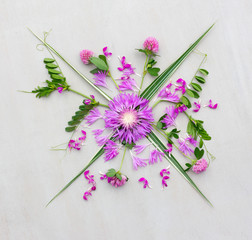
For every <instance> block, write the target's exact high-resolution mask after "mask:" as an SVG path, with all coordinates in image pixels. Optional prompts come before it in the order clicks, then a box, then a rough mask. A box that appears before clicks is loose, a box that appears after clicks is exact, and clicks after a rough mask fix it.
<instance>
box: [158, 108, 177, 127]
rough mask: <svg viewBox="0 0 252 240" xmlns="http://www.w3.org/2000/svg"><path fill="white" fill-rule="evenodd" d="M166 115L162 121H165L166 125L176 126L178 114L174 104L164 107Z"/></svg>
mask: <svg viewBox="0 0 252 240" xmlns="http://www.w3.org/2000/svg"><path fill="white" fill-rule="evenodd" d="M165 112H166V116H165V117H164V118H163V120H162V121H161V122H162V123H165V125H166V127H170V126H176V124H175V120H176V118H177V116H178V113H179V112H178V109H177V108H175V107H174V106H169V107H167V108H166V109H165Z"/></svg>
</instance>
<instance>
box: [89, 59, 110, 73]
mask: <svg viewBox="0 0 252 240" xmlns="http://www.w3.org/2000/svg"><path fill="white" fill-rule="evenodd" d="M90 62H91V63H93V64H94V65H95V66H96V67H98V68H99V69H101V70H104V71H107V70H108V66H107V64H106V63H105V62H104V61H103V60H102V59H100V58H97V57H91V58H90Z"/></svg>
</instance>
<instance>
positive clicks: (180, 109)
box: [177, 104, 187, 113]
mask: <svg viewBox="0 0 252 240" xmlns="http://www.w3.org/2000/svg"><path fill="white" fill-rule="evenodd" d="M177 109H178V111H179V112H181V113H182V112H184V111H186V110H187V106H186V105H185V104H182V105H181V106H179V107H178V108H177Z"/></svg>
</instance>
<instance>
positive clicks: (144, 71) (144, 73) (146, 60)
mask: <svg viewBox="0 0 252 240" xmlns="http://www.w3.org/2000/svg"><path fill="white" fill-rule="evenodd" d="M148 58H149V55H147V56H146V59H145V63H144V68H143V76H142V80H141V84H140V88H139V92H138V95H140V92H141V89H142V86H143V81H144V77H145V75H146V74H147V71H146V70H145V68H146V65H147V62H148Z"/></svg>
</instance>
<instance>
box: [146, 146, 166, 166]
mask: <svg viewBox="0 0 252 240" xmlns="http://www.w3.org/2000/svg"><path fill="white" fill-rule="evenodd" d="M163 156H164V153H163V152H159V151H158V150H157V149H154V150H153V151H152V152H151V153H150V158H149V164H154V163H157V162H158V159H159V161H160V162H162V160H163V159H162V157H163Z"/></svg>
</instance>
